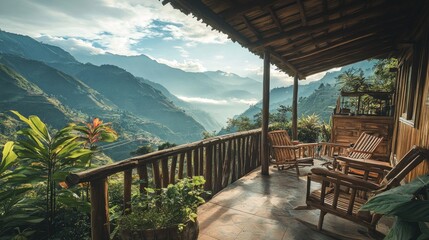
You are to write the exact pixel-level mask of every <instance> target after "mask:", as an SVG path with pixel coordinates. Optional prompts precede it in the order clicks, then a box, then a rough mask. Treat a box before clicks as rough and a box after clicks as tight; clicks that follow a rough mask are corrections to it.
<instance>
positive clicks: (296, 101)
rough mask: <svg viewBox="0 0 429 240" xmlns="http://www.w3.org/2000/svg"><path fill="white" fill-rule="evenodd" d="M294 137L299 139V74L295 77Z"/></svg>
mask: <svg viewBox="0 0 429 240" xmlns="http://www.w3.org/2000/svg"><path fill="white" fill-rule="evenodd" d="M292 139H293V140H298V75H295V77H294V78H293V101H292Z"/></svg>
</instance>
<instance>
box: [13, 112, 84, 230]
mask: <svg viewBox="0 0 429 240" xmlns="http://www.w3.org/2000/svg"><path fill="white" fill-rule="evenodd" d="M12 112H13V113H14V114H15V115H16V116H17V117H18V118H19V119H20V120H21V121H22V122H24V123H25V124H26V125H27V126H28V127H27V128H23V129H21V130H20V131H19V132H18V135H19V137H20V138H19V140H18V141H17V146H16V153H17V155H18V157H19V158H20V160H21V161H22V163H23V164H25V165H26V170H27V171H28V172H29V173H30V174H32V181H34V182H40V183H41V184H39V186H41V188H42V189H43V192H44V193H43V195H44V196H45V197H44V198H45V203H44V204H43V205H44V206H43V207H42V209H43V211H44V212H45V219H46V222H47V225H48V226H47V230H48V235H49V236H50V235H51V234H52V233H53V228H52V227H53V223H54V219H55V218H56V213H57V211H58V209H59V208H60V207H66V206H67V207H76V208H79V209H80V210H87V209H88V208H85V205H87V204H85V203H82V202H80V201H79V197H78V196H77V195H76V193H75V192H72V191H70V190H68V189H63V188H62V187H61V185H60V183H61V182H62V181H63V180H64V179H65V176H66V175H68V174H69V173H70V172H72V171H80V170H83V169H84V168H85V166H86V165H87V164H88V161H89V160H90V158H91V154H92V151H91V150H89V149H85V148H84V147H83V145H84V142H83V141H80V140H79V139H78V136H76V135H75V134H74V133H73V128H72V127H66V128H63V129H61V130H59V131H57V132H55V133H53V132H50V131H49V130H48V128H47V126H46V125H45V123H43V122H42V121H41V120H40V119H39V118H38V117H37V116H30V117H28V118H26V117H24V116H22V115H21V114H19V113H18V112H16V111H12ZM36 193H37V192H36ZM39 194H40V193H39ZM38 197H41V196H38Z"/></svg>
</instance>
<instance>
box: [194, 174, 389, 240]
mask: <svg viewBox="0 0 429 240" xmlns="http://www.w3.org/2000/svg"><path fill="white" fill-rule="evenodd" d="M309 170H310V168H309V167H306V168H303V169H301V177H300V179H299V180H298V179H297V178H296V175H295V174H296V173H295V171H294V170H288V171H277V169H275V168H273V167H272V166H271V167H270V176H262V175H261V174H260V170H259V169H258V170H256V171H254V172H252V173H251V174H249V175H247V176H245V177H243V178H241V179H240V180H238V181H236V182H235V183H234V184H232V185H230V186H229V187H227V188H226V189H224V190H223V191H222V192H220V193H219V194H217V195H216V196H214V197H213V198H212V199H211V200H210V201H209V202H207V203H206V204H204V205H202V206H200V208H199V210H198V211H199V212H198V220H199V222H200V235H199V239H200V240H213V239H218V240H233V239H237V240H238V239H240V240H241V239H243V240H253V239H255V240H256V239H264V240H265V239H266V240H269V239H273V240H289V239H297V240H301V239H302V240H309V239H317V240H319V239H320V240H325V239H371V238H370V237H369V236H367V234H366V233H367V230H366V228H364V227H362V226H359V225H357V224H354V223H352V222H350V221H347V220H344V219H341V218H337V217H335V216H333V215H330V214H327V215H326V216H325V221H324V225H323V229H324V231H323V232H318V231H316V228H315V225H316V224H317V221H318V218H319V210H294V208H295V207H296V206H302V205H305V191H306V186H307V185H306V177H305V176H306V173H307V172H308V171H309ZM387 222H389V221H387ZM386 229H387V227H386V225H385V224H383V223H381V224H379V226H378V230H379V231H381V232H386Z"/></svg>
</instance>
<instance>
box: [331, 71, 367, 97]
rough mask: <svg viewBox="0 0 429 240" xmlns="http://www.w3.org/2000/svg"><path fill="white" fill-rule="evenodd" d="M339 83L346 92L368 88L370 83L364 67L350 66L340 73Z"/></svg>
mask: <svg viewBox="0 0 429 240" xmlns="http://www.w3.org/2000/svg"><path fill="white" fill-rule="evenodd" d="M336 79H337V84H338V85H340V90H341V91H345V92H358V91H366V90H368V87H369V86H368V84H367V83H366V79H365V76H364V73H363V70H362V69H360V68H359V69H355V68H350V69H347V70H346V71H344V72H343V73H341V74H340V75H338V77H337V78H336Z"/></svg>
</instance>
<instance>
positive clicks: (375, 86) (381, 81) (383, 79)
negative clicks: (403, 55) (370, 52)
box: [370, 58, 398, 92]
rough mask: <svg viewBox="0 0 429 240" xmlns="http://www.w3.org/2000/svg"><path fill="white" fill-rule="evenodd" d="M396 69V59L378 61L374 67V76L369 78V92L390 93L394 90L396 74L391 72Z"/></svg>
mask: <svg viewBox="0 0 429 240" xmlns="http://www.w3.org/2000/svg"><path fill="white" fill-rule="evenodd" d="M397 67H398V60H397V59H396V58H389V59H380V60H378V61H377V62H376V64H375V65H374V68H373V70H374V75H373V76H371V78H370V81H371V90H373V91H383V92H391V91H393V90H394V89H395V79H396V72H393V71H391V70H392V69H395V68H397Z"/></svg>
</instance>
